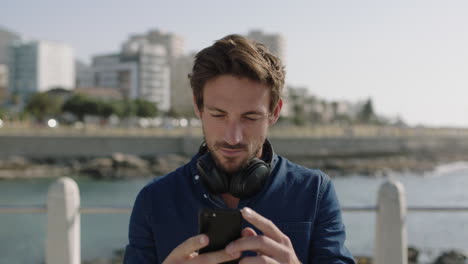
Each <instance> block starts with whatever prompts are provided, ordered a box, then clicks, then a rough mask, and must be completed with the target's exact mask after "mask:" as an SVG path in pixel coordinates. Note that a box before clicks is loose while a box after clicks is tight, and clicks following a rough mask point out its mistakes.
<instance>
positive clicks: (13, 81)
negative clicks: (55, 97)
mask: <svg viewBox="0 0 468 264" xmlns="http://www.w3.org/2000/svg"><path fill="white" fill-rule="evenodd" d="M9 75H10V76H9V79H10V82H9V88H10V92H12V93H18V94H20V95H25V96H28V95H30V94H32V93H35V92H44V91H48V90H50V89H53V88H58V87H60V88H63V89H67V90H71V89H73V88H74V86H75V62H74V55H73V49H72V48H71V47H70V46H68V45H65V44H60V43H54V42H46V41H35V42H30V43H24V44H16V45H14V46H13V47H12V48H11V49H10V64H9Z"/></svg>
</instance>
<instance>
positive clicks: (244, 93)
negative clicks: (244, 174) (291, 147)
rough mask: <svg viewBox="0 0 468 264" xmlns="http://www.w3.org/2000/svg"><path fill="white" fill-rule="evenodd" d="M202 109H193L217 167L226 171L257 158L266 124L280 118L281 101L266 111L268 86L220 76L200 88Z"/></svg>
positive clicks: (247, 80) (233, 169) (230, 76)
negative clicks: (272, 109) (201, 91)
mask: <svg viewBox="0 0 468 264" xmlns="http://www.w3.org/2000/svg"><path fill="white" fill-rule="evenodd" d="M203 102H204V103H203V109H201V111H199V109H198V108H197V107H196V106H195V111H196V113H197V115H198V116H199V117H200V119H201V121H202V124H203V134H204V136H205V140H206V143H207V146H208V149H209V150H210V152H211V154H212V157H213V158H214V161H215V162H216V165H217V166H218V168H221V169H222V170H224V171H225V172H227V173H235V172H237V171H238V170H240V169H241V168H242V167H243V166H244V165H245V164H246V163H247V162H248V161H249V160H250V159H252V158H254V157H260V156H261V154H262V146H263V142H264V141H265V137H266V134H267V130H268V127H269V126H270V125H272V124H274V123H275V122H276V121H277V120H278V117H279V113H280V110H281V107H282V101H281V100H280V102H278V104H277V106H276V107H275V109H274V111H273V113H271V112H270V111H269V105H270V89H269V88H268V87H267V86H266V85H263V84H260V83H258V82H256V81H252V80H250V79H247V78H238V77H235V76H232V75H221V76H218V77H216V78H215V79H212V80H210V81H208V82H207V83H206V84H205V87H204V89H203Z"/></svg>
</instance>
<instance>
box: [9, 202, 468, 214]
mask: <svg viewBox="0 0 468 264" xmlns="http://www.w3.org/2000/svg"><path fill="white" fill-rule="evenodd" d="M341 210H342V211H343V212H351V213H352V212H357V213H359V212H376V211H377V206H343V207H341ZM407 211H408V212H414V213H418V212H434V213H437V212H441V213H442V212H450V213H468V206H409V207H407ZM131 212H132V207H128V206H98V207H80V213H81V214H130V213H131ZM46 213H47V206H46V205H1V204H0V214H46Z"/></svg>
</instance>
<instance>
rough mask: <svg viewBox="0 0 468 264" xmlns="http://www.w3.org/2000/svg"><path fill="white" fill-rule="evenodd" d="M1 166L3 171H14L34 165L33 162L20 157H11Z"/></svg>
mask: <svg viewBox="0 0 468 264" xmlns="http://www.w3.org/2000/svg"><path fill="white" fill-rule="evenodd" d="M0 164H1V168H3V169H13V170H17V169H25V168H27V167H29V166H31V165H32V163H31V161H29V160H28V159H26V158H24V157H20V156H11V157H9V158H8V159H7V160H5V161H2V162H1V163H0Z"/></svg>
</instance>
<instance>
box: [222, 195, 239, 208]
mask: <svg viewBox="0 0 468 264" xmlns="http://www.w3.org/2000/svg"><path fill="white" fill-rule="evenodd" d="M221 198H223V201H224V203H226V205H227V206H228V207H229V208H232V209H235V208H237V205H238V204H239V198H236V197H234V196H232V195H231V194H229V193H223V194H221Z"/></svg>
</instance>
